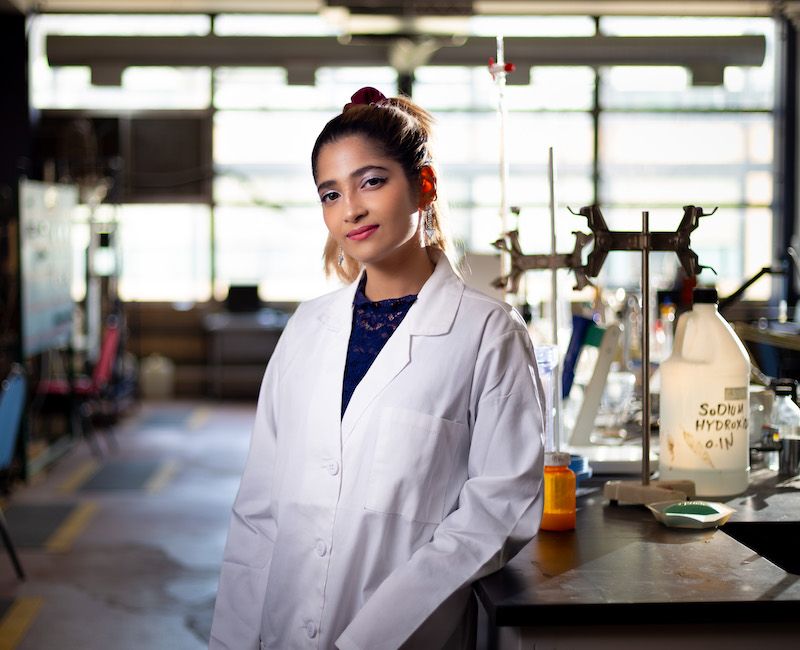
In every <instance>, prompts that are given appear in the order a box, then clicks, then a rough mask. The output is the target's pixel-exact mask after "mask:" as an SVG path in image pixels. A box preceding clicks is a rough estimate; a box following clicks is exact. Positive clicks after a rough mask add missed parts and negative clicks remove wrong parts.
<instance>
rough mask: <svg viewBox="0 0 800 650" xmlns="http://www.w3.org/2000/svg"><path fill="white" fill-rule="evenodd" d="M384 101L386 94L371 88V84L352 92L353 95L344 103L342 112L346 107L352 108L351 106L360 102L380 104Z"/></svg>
mask: <svg viewBox="0 0 800 650" xmlns="http://www.w3.org/2000/svg"><path fill="white" fill-rule="evenodd" d="M386 101H387V99H386V95H384V94H383V93H382V92H381V91H380V90H378V89H377V88H373V87H372V86H364V87H363V88H361V89H359V90H357V91H356V92H355V93H353V95H352V96H351V97H350V101H349V102H348V103H347V104H345V105H344V108H343V109H342V113H344V112H345V111H346V110H347V109H348V108H352V107H353V106H358V105H360V104H368V105H371V106H380V105H381V104H383V103H384V102H386Z"/></svg>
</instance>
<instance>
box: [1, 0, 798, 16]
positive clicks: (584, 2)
mask: <svg viewBox="0 0 800 650" xmlns="http://www.w3.org/2000/svg"><path fill="white" fill-rule="evenodd" d="M8 1H11V2H14V3H15V4H16V5H17V6H20V7H21V8H22V9H23V11H36V12H38V13H157V14H162V13H211V14H218V13H220V14H221V13H295V14H308V13H311V14H314V13H317V12H319V11H320V10H321V9H323V8H324V7H326V6H327V5H329V4H330V5H347V4H354V5H358V4H365V3H364V2H359V1H356V0H353V2H350V3H348V2H347V0H342V1H338V0H337V1H334V2H330V3H328V2H326V1H325V0H291V1H288V2H287V1H286V0H8ZM368 4H370V5H374V6H380V5H385V6H387V7H388V9H387V11H386V13H387V14H388V13H390V11H391V10H392V8H393V7H394V9H396V7H397V5H403V4H404V3H403V2H402V0H383V1H381V0H371V1H370V2H369V3H368ZM405 4H407V6H408V7H409V8H412V9H413V7H414V6H416V5H424V4H425V3H424V2H421V1H417V0H407V3H405ZM459 4H464V3H459ZM797 4H798V3H797V1H796V0H783V1H782V2H776V1H775V0H672V1H670V0H473V2H472V5H473V11H474V14H475V15H513V16H523V15H525V16H542V15H563V16H566V15H573V16H574V15H583V16H610V15H629V16H772V15H774V14H775V13H776V12H779V11H781V10H782V8H785V7H790V6H792V5H797ZM795 12H796V10H795ZM412 13H413V12H412Z"/></svg>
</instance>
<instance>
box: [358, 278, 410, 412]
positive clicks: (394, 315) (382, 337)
mask: <svg viewBox="0 0 800 650" xmlns="http://www.w3.org/2000/svg"><path fill="white" fill-rule="evenodd" d="M366 283H367V274H366V273H364V274H363V276H362V277H361V282H359V284H358V289H357V290H356V295H355V298H354V299H353V328H352V330H351V332H350V342H349V343H348V345H347V362H346V363H345V367H344V384H343V386H342V416H344V411H345V409H346V408H347V405H348V403H349V402H350V398H351V397H352V396H353V391H355V389H356V386H358V384H359V382H360V381H361V380H362V379H363V378H364V375H366V374H367V370H369V367H370V366H371V365H372V362H373V361H375V358H376V357H377V356H378V353H379V352H380V351H381V350H382V349H383V346H384V345H386V341H388V340H389V337H390V336H391V335H392V334H394V331H395V330H396V329H397V328H398V326H399V325H400V323H402V322H403V318H405V315H406V314H407V313H408V310H409V309H410V307H411V305H413V304H414V301H415V300H416V299H417V296H416V295H410V296H403V297H402V298H389V299H388V300H378V301H377V302H372V301H371V300H370V299H369V298H367V296H366V295H364V287H365V286H366Z"/></svg>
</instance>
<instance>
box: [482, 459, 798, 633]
mask: <svg viewBox="0 0 800 650" xmlns="http://www.w3.org/2000/svg"><path fill="white" fill-rule="evenodd" d="M582 491H584V492H589V493H588V494H585V495H584V496H580V497H579V499H578V515H577V526H576V530H575V531H569V532H558V533H556V532H549V531H540V532H539V534H538V535H537V536H536V537H535V538H534V539H533V541H531V543H530V544H528V545H527V546H526V547H525V548H524V549H522V551H521V552H520V553H519V554H518V555H517V556H516V557H515V558H514V559H513V560H512V561H511V562H510V563H509V564H508V565H507V566H506V567H505V568H504V569H502V570H501V571H498V572H497V573H494V574H492V575H490V576H487V577H486V578H484V579H483V580H481V581H479V582H478V583H476V585H475V591H476V593H477V595H478V597H479V598H480V600H481V603H482V604H483V607H484V608H485V610H486V612H487V614H488V617H489V622H490V624H492V625H494V626H526V625H533V624H535V625H564V624H569V625H575V624H596V623H602V624H609V623H615V622H616V623H629V622H632V621H634V622H637V623H642V624H649V623H664V622H665V616H668V617H670V620H673V621H680V622H683V623H705V622H712V621H714V620H719V619H718V617H719V615H720V614H721V613H724V615H725V616H726V618H727V619H728V620H731V619H732V618H733V619H734V620H735V618H736V617H737V616H740V615H741V616H747V617H753V616H755V617H758V619H759V620H761V621H763V622H770V621H774V622H795V621H797V620H799V619H800V575H796V574H794V573H788V572H787V571H784V570H783V569H781V568H779V567H778V566H776V565H775V564H773V563H772V562H770V561H769V560H767V559H765V558H764V557H763V556H762V555H759V554H758V553H756V552H754V551H753V550H752V549H751V548H749V547H748V546H745V545H744V544H742V543H740V542H739V541H737V540H736V539H734V538H733V537H731V536H730V535H728V534H726V533H725V532H723V530H722V529H708V530H687V529H676V528H668V527H666V526H664V525H663V524H661V523H659V522H657V521H656V520H655V518H654V517H653V516H652V514H651V513H650V511H649V510H647V508H645V507H644V506H632V505H615V506H611V505H608V502H607V501H606V500H604V499H603V497H602V490H601V488H597V489H596V490H582ZM719 500H721V501H725V502H726V503H727V504H728V505H730V506H732V507H733V508H736V512H735V513H734V514H733V515H732V516H731V519H730V521H729V524H728V525H729V526H732V527H734V528H735V526H741V527H743V528H745V529H747V530H750V531H751V530H752V529H753V524H755V525H761V524H767V525H770V526H773V525H775V524H776V523H780V524H783V526H782V527H781V528H779V529H776V530H775V529H770V533H769V535H772V536H773V538H774V536H775V535H778V536H787V539H786V540H783V541H784V542H785V543H784V546H789V545H790V546H791V548H792V549H793V550H792V552H793V553H796V554H797V555H800V538H798V537H797V534H798V530H800V523H798V524H797V525H794V524H792V523H790V522H800V480H798V479H795V480H794V481H782V482H779V481H778V480H777V478H776V476H775V474H774V473H772V472H769V471H761V472H756V473H754V474H753V475H752V477H751V482H750V488H749V489H748V491H747V492H746V493H745V494H743V495H740V496H736V497H733V498H730V499H719ZM746 523H750V524H751V525H750V526H747V525H746ZM761 530H767V529H766V528H762V529H761ZM788 536H794V538H793V539H792V540H790V539H789V538H788ZM781 539H782V537H781Z"/></svg>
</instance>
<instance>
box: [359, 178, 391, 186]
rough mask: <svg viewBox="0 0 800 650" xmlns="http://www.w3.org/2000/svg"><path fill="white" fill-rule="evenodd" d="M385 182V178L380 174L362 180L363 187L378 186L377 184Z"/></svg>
mask: <svg viewBox="0 0 800 650" xmlns="http://www.w3.org/2000/svg"><path fill="white" fill-rule="evenodd" d="M385 182H386V179H385V178H381V177H380V176H373V177H371V178H368V179H367V180H365V181H364V187H378V186H379V185H383V184H384V183H385Z"/></svg>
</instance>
